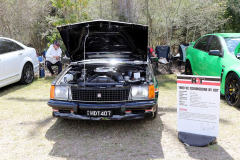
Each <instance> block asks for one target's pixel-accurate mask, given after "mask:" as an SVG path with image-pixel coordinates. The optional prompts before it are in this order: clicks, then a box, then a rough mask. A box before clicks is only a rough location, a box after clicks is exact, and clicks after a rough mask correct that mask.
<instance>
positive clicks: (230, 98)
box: [225, 72, 240, 107]
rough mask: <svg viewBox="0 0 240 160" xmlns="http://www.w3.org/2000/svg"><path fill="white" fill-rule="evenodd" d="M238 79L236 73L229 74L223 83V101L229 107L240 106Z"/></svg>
mask: <svg viewBox="0 0 240 160" xmlns="http://www.w3.org/2000/svg"><path fill="white" fill-rule="evenodd" d="M239 92H240V78H239V76H238V75H237V74H236V73H234V72H233V73H230V74H229V75H228V76H227V78H226V81H225V99H226V101H227V103H228V104H229V105H230V106H234V107H239V106H240V95H239Z"/></svg>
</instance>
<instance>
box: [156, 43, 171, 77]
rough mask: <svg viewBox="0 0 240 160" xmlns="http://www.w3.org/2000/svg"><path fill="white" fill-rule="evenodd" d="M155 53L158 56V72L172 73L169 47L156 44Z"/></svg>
mask: <svg viewBox="0 0 240 160" xmlns="http://www.w3.org/2000/svg"><path fill="white" fill-rule="evenodd" d="M155 53H156V54H157V56H158V63H159V67H160V73H165V74H166V73H167V72H170V74H171V73H172V70H171V67H172V58H170V57H171V56H170V47H169V46H157V47H156V48H155Z"/></svg>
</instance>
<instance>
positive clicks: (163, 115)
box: [0, 74, 240, 160]
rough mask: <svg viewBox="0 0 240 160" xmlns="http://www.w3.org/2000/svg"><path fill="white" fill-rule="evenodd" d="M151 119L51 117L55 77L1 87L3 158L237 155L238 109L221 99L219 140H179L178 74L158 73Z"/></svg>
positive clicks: (0, 145) (239, 137)
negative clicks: (195, 143)
mask: <svg viewBox="0 0 240 160" xmlns="http://www.w3.org/2000/svg"><path fill="white" fill-rule="evenodd" d="M157 78H158V80H159V102H158V103H159V105H158V106H159V115H158V117H157V118H156V119H155V120H149V119H145V120H134V121H78V120H63V119H56V118H52V117H51V113H52V110H51V108H50V107H48V106H47V101H48V98H49V89H50V84H51V82H52V80H53V77H45V78H41V79H38V78H35V81H34V82H33V83H32V84H31V85H27V86H23V85H18V84H13V85H10V86H7V87H3V88H1V89H0V108H1V112H2V115H1V117H0V129H1V132H0V139H1V141H0V156H1V159H14V160H15V159H31V160H32V159H81V160H82V159H83V160H84V159H115V160H122V159H130V160H131V159H136V160H145V159H184V160H185V159H220V160H225V159H230V160H231V159H240V156H239V154H238V150H239V148H240V143H239V142H238V141H239V140H240V135H239V131H240V126H239V123H240V120H239V110H238V109H236V108H234V107H230V106H228V105H227V104H226V103H225V100H224V99H221V107H220V126H219V128H220V129H219V136H218V138H217V143H216V144H214V145H211V146H207V147H191V146H186V145H184V144H182V143H181V142H179V140H178V138H177V134H178V132H177V111H176V108H177V107H176V106H177V92H176V90H177V87H176V86H177V84H176V75H175V74H172V75H159V76H157Z"/></svg>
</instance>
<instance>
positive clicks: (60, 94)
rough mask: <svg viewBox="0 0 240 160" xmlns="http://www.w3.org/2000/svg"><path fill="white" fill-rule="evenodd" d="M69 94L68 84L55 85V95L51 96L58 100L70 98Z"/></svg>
mask: <svg viewBox="0 0 240 160" xmlns="http://www.w3.org/2000/svg"><path fill="white" fill-rule="evenodd" d="M51 90H52V88H51ZM68 95H69V87H68V86H55V87H54V97H51V98H54V99H58V100H68Z"/></svg>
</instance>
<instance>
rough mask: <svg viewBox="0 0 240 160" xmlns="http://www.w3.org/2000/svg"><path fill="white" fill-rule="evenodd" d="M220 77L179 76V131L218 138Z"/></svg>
mask: <svg viewBox="0 0 240 160" xmlns="http://www.w3.org/2000/svg"><path fill="white" fill-rule="evenodd" d="M219 105H220V77H209V76H192V75H179V76H177V130H178V131H179V132H180V131H181V132H188V133H194V134H198V135H206V136H215V137H217V136H218V127H219Z"/></svg>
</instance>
